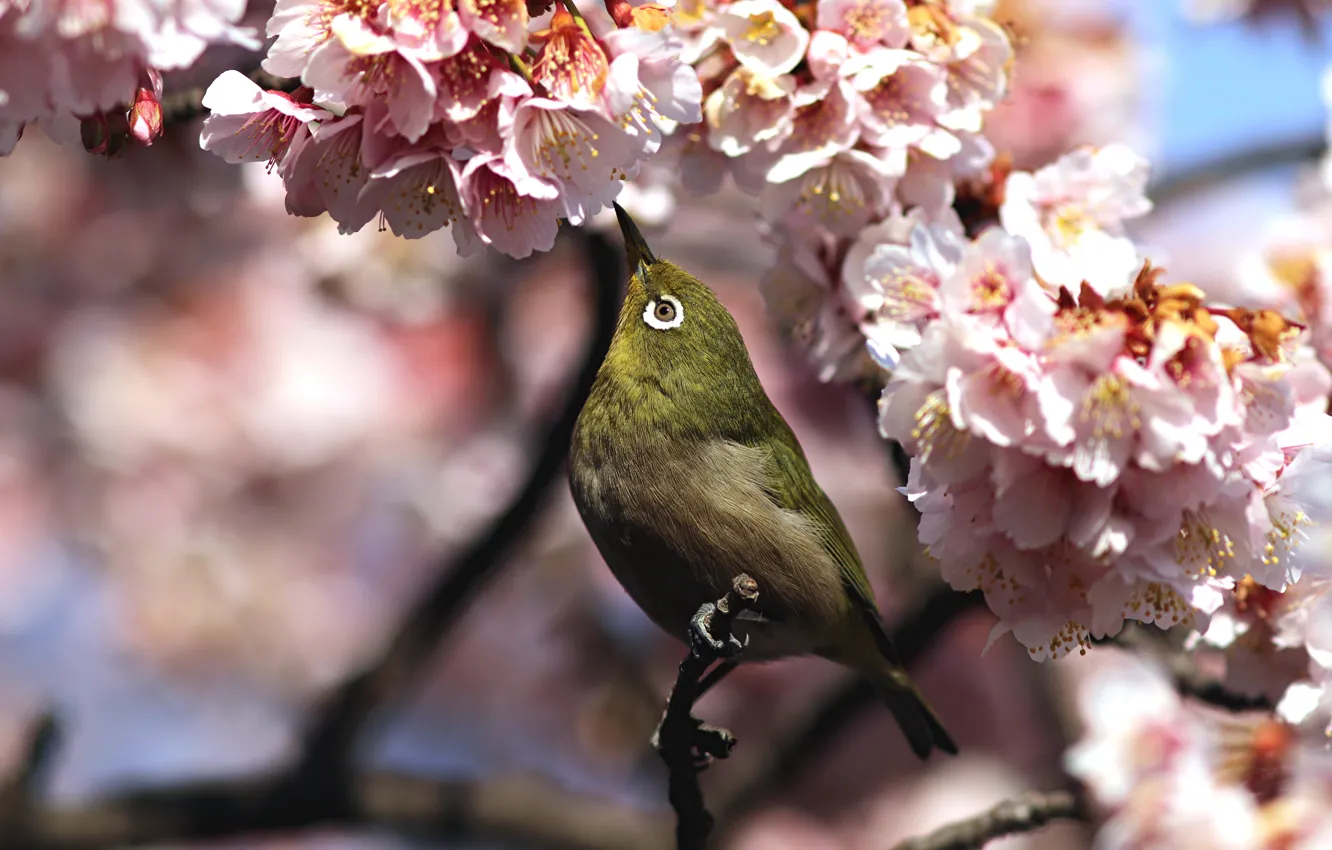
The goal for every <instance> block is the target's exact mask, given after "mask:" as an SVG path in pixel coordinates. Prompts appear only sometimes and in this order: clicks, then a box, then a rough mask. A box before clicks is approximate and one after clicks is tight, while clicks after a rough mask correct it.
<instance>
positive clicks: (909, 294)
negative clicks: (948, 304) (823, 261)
mask: <svg viewBox="0 0 1332 850" xmlns="http://www.w3.org/2000/svg"><path fill="white" fill-rule="evenodd" d="M880 229H881V228H871V229H870V230H867V231H866V232H865V233H864V234H862V235H861V237H860V238H861V241H862V242H864V241H866V240H867V236H868V242H869V244H870V245H873V247H872V249H870V250H869V251H868V252H864V251H857V250H856V248H855V247H853V248H852V249H851V252H849V253H848V255H847V258H846V261H845V264H844V266H843V271H842V275H843V279H844V281H845V285H846V287H847V290H848V291H849V292H850V293H851V294H852V296H853V297H855V298H856V299H857V300H858V301H859V302H860V305H861V306H862V307H863V308H864V309H865V311H866V319H865V320H864V321H863V322H862V330H863V331H864V333H865V336H866V339H867V341H868V343H869V346H870V352H871V354H873V356H874V358H875V360H877V361H878V362H879V363H880V364H882V365H883V366H884V368H886V369H889V370H892V369H893V368H895V366H896V365H897V363H898V362H899V361H900V353H901V352H902V351H904V350H906V349H908V348H912V347H914V346H916V345H919V344H920V340H921V336H920V334H921V330H922V328H924V327H925V324H926V322H928V321H930V320H931V319H935V318H937V317H938V316H939V311H940V303H939V286H940V284H941V282H942V280H943V278H945V277H947V276H949V275H951V274H952V272H953V270H954V269H956V268H957V264H958V263H959V262H960V261H961V259H962V251H963V246H964V244H965V241H964V238H963V235H962V232H961V225H960V223H956V224H955V223H954V222H949V221H945V222H941V223H940V224H933V225H926V226H919V227H915V226H913V227H912V228H911V230H910V234H909V236H908V238H909V240H910V241H909V243H906V244H902V243H894V242H893V241H880V238H879V234H878V232H877V231H878V230H880ZM884 235H885V236H887V234H884Z"/></svg>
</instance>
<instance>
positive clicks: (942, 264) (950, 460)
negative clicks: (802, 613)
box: [865, 224, 1332, 660]
mask: <svg viewBox="0 0 1332 850" xmlns="http://www.w3.org/2000/svg"><path fill="white" fill-rule="evenodd" d="M916 227H917V229H918V230H919V229H921V228H922V225H920V224H918V225H916ZM940 236H941V234H938V233H937V232H934V233H931V232H929V231H926V232H925V233H921V234H919V235H913V237H912V240H911V243H912V248H911V250H910V251H909V252H905V251H903V250H902V249H901V248H900V247H893V246H880V247H878V248H876V249H875V252H874V253H873V254H870V257H871V258H874V257H878V258H879V260H880V262H879V263H877V264H876V263H873V262H870V261H867V262H866V263H865V268H866V269H867V270H877V269H878V268H880V267H881V268H883V269H884V270H885V271H886V272H888V275H887V277H886V280H887V281H888V284H887V285H886V286H885V285H884V284H880V285H879V287H878V288H877V291H876V290H875V289H871V290H870V291H871V292H872V293H874V294H884V293H889V292H893V293H896V292H901V293H904V294H908V293H909V294H910V296H911V297H910V299H909V301H908V303H907V304H906V305H905V306H907V307H908V308H909V309H902V307H903V304H902V301H903V299H902V298H901V297H900V296H896V295H895V296H894V300H893V301H890V302H888V303H890V304H891V305H892V307H893V308H895V309H891V310H890V311H889V312H888V313H887V315H886V316H885V317H884V319H883V321H884V322H885V323H886V324H887V326H888V330H887V331H886V332H884V333H882V334H880V336H881V337H886V338H888V339H890V340H891V341H892V342H894V343H896V344H898V345H903V346H904V347H905V346H907V345H909V344H911V343H914V347H906V348H905V351H903V352H902V353H901V360H900V363H898V364H896V366H895V368H894V370H893V372H892V375H891V379H890V381H889V384H888V387H887V388H886V389H885V391H884V397H883V401H882V402H881V406H880V410H881V419H880V427H881V429H882V431H883V433H884V435H885V436H887V437H890V438H892V439H896V440H898V441H899V442H901V443H902V445H903V446H904V448H906V450H907V451H908V452H909V453H910V454H911V455H912V456H913V460H912V468H911V478H910V480H909V481H908V483H907V487H906V490H905V492H906V494H907V497H908V498H909V499H910V500H911V501H913V502H915V503H916V505H917V507H918V508H919V509H920V511H921V514H922V519H921V525H920V536H921V540H922V542H923V543H925V544H926V545H927V546H928V547H929V550H930V552H931V553H932V554H933V555H934V556H935V557H936V558H937V559H938V561H939V562H940V565H941V568H942V570H943V576H944V578H945V579H946V580H947V581H948V582H949V583H950V584H952V585H953V586H954V587H957V588H959V589H980V590H982V591H983V592H984V594H985V597H986V600H987V602H988V603H989V605H990V608H991V610H993V611H994V612H995V614H997V615H998V617H999V620H1000V622H999V624H998V625H997V626H996V627H995V630H994V634H993V637H992V639H994V638H997V637H998V636H999V635H1001V634H1003V633H1005V632H1009V631H1011V632H1012V633H1013V634H1014V636H1015V637H1016V638H1017V639H1018V640H1019V641H1020V642H1022V643H1023V644H1024V645H1025V646H1026V647H1027V648H1028V651H1029V652H1030V654H1031V655H1032V657H1033V658H1036V659H1038V660H1039V659H1044V658H1052V657H1053V658H1057V657H1061V656H1063V655H1066V654H1068V653H1069V652H1071V651H1083V652H1085V649H1086V647H1087V646H1088V644H1089V641H1090V639H1091V638H1092V637H1102V636H1105V635H1113V634H1115V633H1117V632H1118V631H1119V629H1120V628H1121V627H1122V624H1123V622H1124V621H1125V620H1138V621H1140V622H1144V623H1154V624H1156V625H1158V626H1160V627H1162V628H1166V627H1169V626H1172V625H1179V624H1183V625H1188V626H1195V627H1197V628H1199V629H1206V627H1207V621H1208V617H1209V616H1210V615H1211V614H1212V613H1214V612H1216V611H1217V610H1219V609H1220V608H1221V607H1222V606H1223V605H1224V604H1225V602H1226V599H1227V597H1228V596H1229V595H1231V594H1233V593H1234V592H1235V589H1236V587H1237V586H1239V584H1240V583H1241V582H1242V581H1252V582H1256V583H1258V584H1259V585H1261V586H1264V587H1268V588H1271V589H1273V590H1276V591H1282V590H1285V589H1286V587H1288V586H1289V585H1290V584H1291V583H1293V582H1295V581H1297V580H1298V579H1299V578H1300V576H1301V574H1302V572H1303V566H1302V561H1301V555H1300V554H1299V553H1300V550H1301V546H1302V544H1303V543H1304V542H1305V538H1306V536H1307V535H1306V533H1305V531H1304V529H1305V527H1306V526H1308V525H1310V524H1311V523H1315V524H1316V523H1318V522H1321V521H1323V520H1324V519H1325V518H1326V511H1325V510H1321V509H1320V505H1319V504H1318V500H1317V499H1316V498H1315V497H1314V496H1315V495H1316V494H1315V493H1313V491H1310V490H1309V488H1308V486H1307V485H1304V484H1302V483H1301V482H1302V481H1309V480H1312V479H1313V478H1314V476H1315V474H1314V473H1312V470H1314V469H1321V467H1322V465H1323V463H1322V458H1323V457H1324V455H1323V454H1322V453H1323V452H1324V448H1325V447H1327V446H1329V445H1332V443H1330V442H1329V437H1332V431H1330V430H1329V427H1330V426H1332V418H1329V417H1328V415H1327V414H1326V412H1325V403H1324V402H1323V401H1322V399H1324V398H1325V395H1323V396H1320V395H1318V394H1317V391H1316V390H1314V391H1313V392H1312V393H1311V397H1310V398H1309V399H1308V400H1307V401H1303V402H1301V399H1300V398H1299V397H1298V396H1299V394H1298V392H1296V391H1295V389H1294V388H1295V387H1296V386H1297V384H1298V383H1299V382H1297V381H1295V380H1294V379H1293V378H1292V374H1293V372H1294V370H1295V359H1296V352H1297V351H1298V348H1299V346H1300V345H1301V340H1303V339H1304V336H1303V335H1302V334H1301V332H1300V331H1299V329H1298V328H1297V327H1295V326H1293V325H1291V324H1289V323H1288V322H1287V321H1286V320H1285V319H1283V318H1281V317H1280V316H1279V315H1278V314H1275V313H1271V312H1261V311H1260V312H1251V311H1245V310H1240V309H1231V308H1220V307H1210V306H1208V305H1207V303H1206V299H1205V296H1204V294H1203V293H1202V292H1201V290H1198V289H1197V288H1196V287H1192V286H1190V285H1187V284H1173V285H1166V284H1163V283H1161V282H1160V280H1159V276H1160V272H1159V271H1158V270H1152V269H1150V267H1149V266H1145V267H1144V268H1143V269H1142V270H1141V271H1140V273H1139V274H1138V276H1137V278H1136V279H1135V281H1134V283H1133V286H1132V288H1131V290H1129V291H1128V292H1126V293H1125V294H1124V295H1122V296H1120V297H1119V298H1116V299H1105V298H1103V297H1102V296H1101V295H1100V294H1098V293H1097V292H1096V290H1094V289H1093V288H1091V286H1090V285H1084V286H1083V287H1082V288H1081V290H1080V292H1079V293H1078V294H1077V295H1076V296H1075V295H1074V294H1073V293H1072V292H1071V291H1070V290H1068V289H1067V288H1064V289H1061V290H1059V292H1058V294H1057V295H1056V294H1053V293H1051V292H1050V290H1049V289H1048V288H1047V287H1046V286H1045V284H1044V282H1043V281H1041V280H1040V279H1039V278H1038V277H1037V276H1036V275H1035V274H1034V272H1033V264H1032V262H1031V259H1030V255H1029V253H1028V248H1027V243H1026V242H1025V241H1024V240H1022V239H1019V238H1017V237H1015V236H1011V235H1009V234H1007V233H1006V232H1005V231H1003V230H1001V229H999V228H991V229H989V230H987V231H985V232H984V233H982V234H981V235H980V236H979V237H978V238H977V239H975V240H974V241H973V242H971V243H970V244H969V245H967V246H966V247H965V248H963V249H962V251H961V252H960V253H958V252H957V251H956V249H955V248H953V247H952V246H951V245H950V242H949V241H948V240H947V239H941V238H940ZM941 244H942V245H949V246H950V249H951V250H948V251H947V253H945V251H942V250H940V246H941ZM893 275H900V277H893ZM870 282H871V286H872V285H873V278H870ZM936 305H937V306H936ZM871 306H872V305H871ZM904 318H906V319H907V320H908V321H907V322H906V328H905V330H906V331H907V333H904V332H903V330H904V329H903V327H902V325H903V324H904V321H903V319H904ZM912 330H914V331H915V332H916V333H918V334H919V340H918V341H917V340H916V339H914V335H909V332H910V331H912ZM866 335H867V336H868V337H869V338H870V339H875V336H874V335H871V334H869V333H867V334H866ZM880 359H881V361H889V360H890V358H882V357H881V358H880ZM888 365H892V364H891V363H890V362H889V363H888ZM1314 368H1316V369H1322V367H1321V366H1318V365H1317V364H1314ZM1319 385H1321V386H1324V387H1325V386H1326V385H1327V383H1326V381H1325V380H1323V381H1320V380H1314V381H1312V382H1311V386H1319ZM1287 476H1289V477H1287ZM962 527H965V528H966V533H965V534H958V533H957V531H958V529H959V528H962Z"/></svg>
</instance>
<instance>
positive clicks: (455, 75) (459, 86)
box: [434, 38, 532, 122]
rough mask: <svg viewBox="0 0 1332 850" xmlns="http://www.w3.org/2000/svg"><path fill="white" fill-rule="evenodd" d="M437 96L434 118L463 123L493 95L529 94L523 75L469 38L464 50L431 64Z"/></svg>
mask: <svg viewBox="0 0 1332 850" xmlns="http://www.w3.org/2000/svg"><path fill="white" fill-rule="evenodd" d="M434 69H435V72H436V74H438V88H439V98H438V100H437V101H436V103H435V117H436V118H437V119H446V120H448V121H455V122H464V121H470V120H472V119H473V118H476V117H477V116H478V115H479V114H480V113H481V111H482V109H483V108H484V107H485V106H486V105H487V104H489V103H492V102H494V101H495V100H496V99H497V98H519V97H522V96H523V95H528V94H531V93H532V89H531V87H530V86H528V85H527V83H526V82H524V81H523V78H522V77H520V76H518V75H517V74H515V73H513V72H512V71H510V70H509V69H508V68H507V67H506V65H505V64H504V59H503V57H501V56H499V55H497V54H496V53H495V52H494V51H492V50H490V49H489V48H487V47H486V46H485V45H484V44H483V43H482V42H481V41H480V40H479V39H476V38H473V39H472V40H471V41H470V42H468V44H467V47H466V49H465V50H462V51H461V52H459V53H458V54H457V55H455V56H451V57H449V58H447V59H445V60H443V61H442V62H440V63H438V64H437V65H435V66H434Z"/></svg>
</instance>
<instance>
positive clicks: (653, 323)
mask: <svg viewBox="0 0 1332 850" xmlns="http://www.w3.org/2000/svg"><path fill="white" fill-rule="evenodd" d="M643 321H645V322H647V323H648V326H649V327H653V328H656V329H657V330H659V331H668V330H670V329H671V328H678V327H680V325H681V324H683V323H684V305H682V304H681V303H680V299H679V298H676V297H675V296H674V295H662V296H661V298H660V299H659V300H654V301H649V302H648V303H647V307H644V308H643Z"/></svg>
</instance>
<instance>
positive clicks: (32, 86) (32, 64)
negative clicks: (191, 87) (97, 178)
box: [0, 0, 258, 155]
mask: <svg viewBox="0 0 1332 850" xmlns="http://www.w3.org/2000/svg"><path fill="white" fill-rule="evenodd" d="M244 11H245V4H244V3H243V2H237V1H236V0H223V2H218V3H211V2H199V0H171V2H167V3H163V4H157V5H153V4H149V3H146V2H141V0H114V2H109V3H105V4H100V5H98V4H94V5H87V4H82V3H78V2H73V0H54V1H53V2H42V3H15V2H12V0H6V2H0V155H4V154H6V153H8V152H9V151H10V150H11V149H12V148H13V146H14V143H15V142H17V140H18V136H19V134H20V133H21V132H22V128H23V126H24V125H25V124H28V123H32V122H38V123H41V124H42V125H43V128H44V129H46V130H48V135H52V136H53V137H54V138H57V139H58V140H62V141H66V140H68V141H72V140H73V139H75V138H77V135H76V134H75V133H72V132H71V131H70V130H71V128H72V126H74V125H75V124H76V118H77V117H84V116H89V115H92V114H94V113H98V112H102V111H114V112H118V113H121V114H124V113H127V112H128V113H131V115H130V120H131V126H132V128H133V130H134V137H135V138H138V139H139V140H140V141H143V142H145V143H147V142H149V141H151V139H152V138H155V137H156V135H155V133H154V132H153V130H152V121H151V120H150V119H151V118H152V116H153V112H154V109H156V111H157V113H159V114H160V107H153V106H152V103H153V102H154V101H155V100H156V97H157V96H160V92H156V89H157V87H156V86H155V85H152V84H149V85H147V86H146V87H141V86H140V84H139V81H140V79H141V78H142V77H143V76H144V75H148V74H156V73H157V72H158V71H160V70H174V69H178V68H184V67H186V66H188V65H190V64H192V63H193V62H194V61H195V60H196V59H198V58H199V55H200V54H201V53H203V50H204V48H205V47H207V46H208V45H209V44H216V43H230V44H239V45H244V46H247V47H258V42H257V41H256V40H255V38H254V35H253V34H252V33H251V32H249V31H248V30H246V29H242V28H240V27H237V26H236V23H237V21H239V20H240V17H241V15H242V14H243V13H244ZM140 90H142V91H146V92H148V93H149V95H153V96H150V97H147V98H145V97H142V96H140V95H139V93H138V92H139V91H140ZM154 92H156V94H155V95H154ZM136 104H137V108H136ZM62 127H63V129H62Z"/></svg>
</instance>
